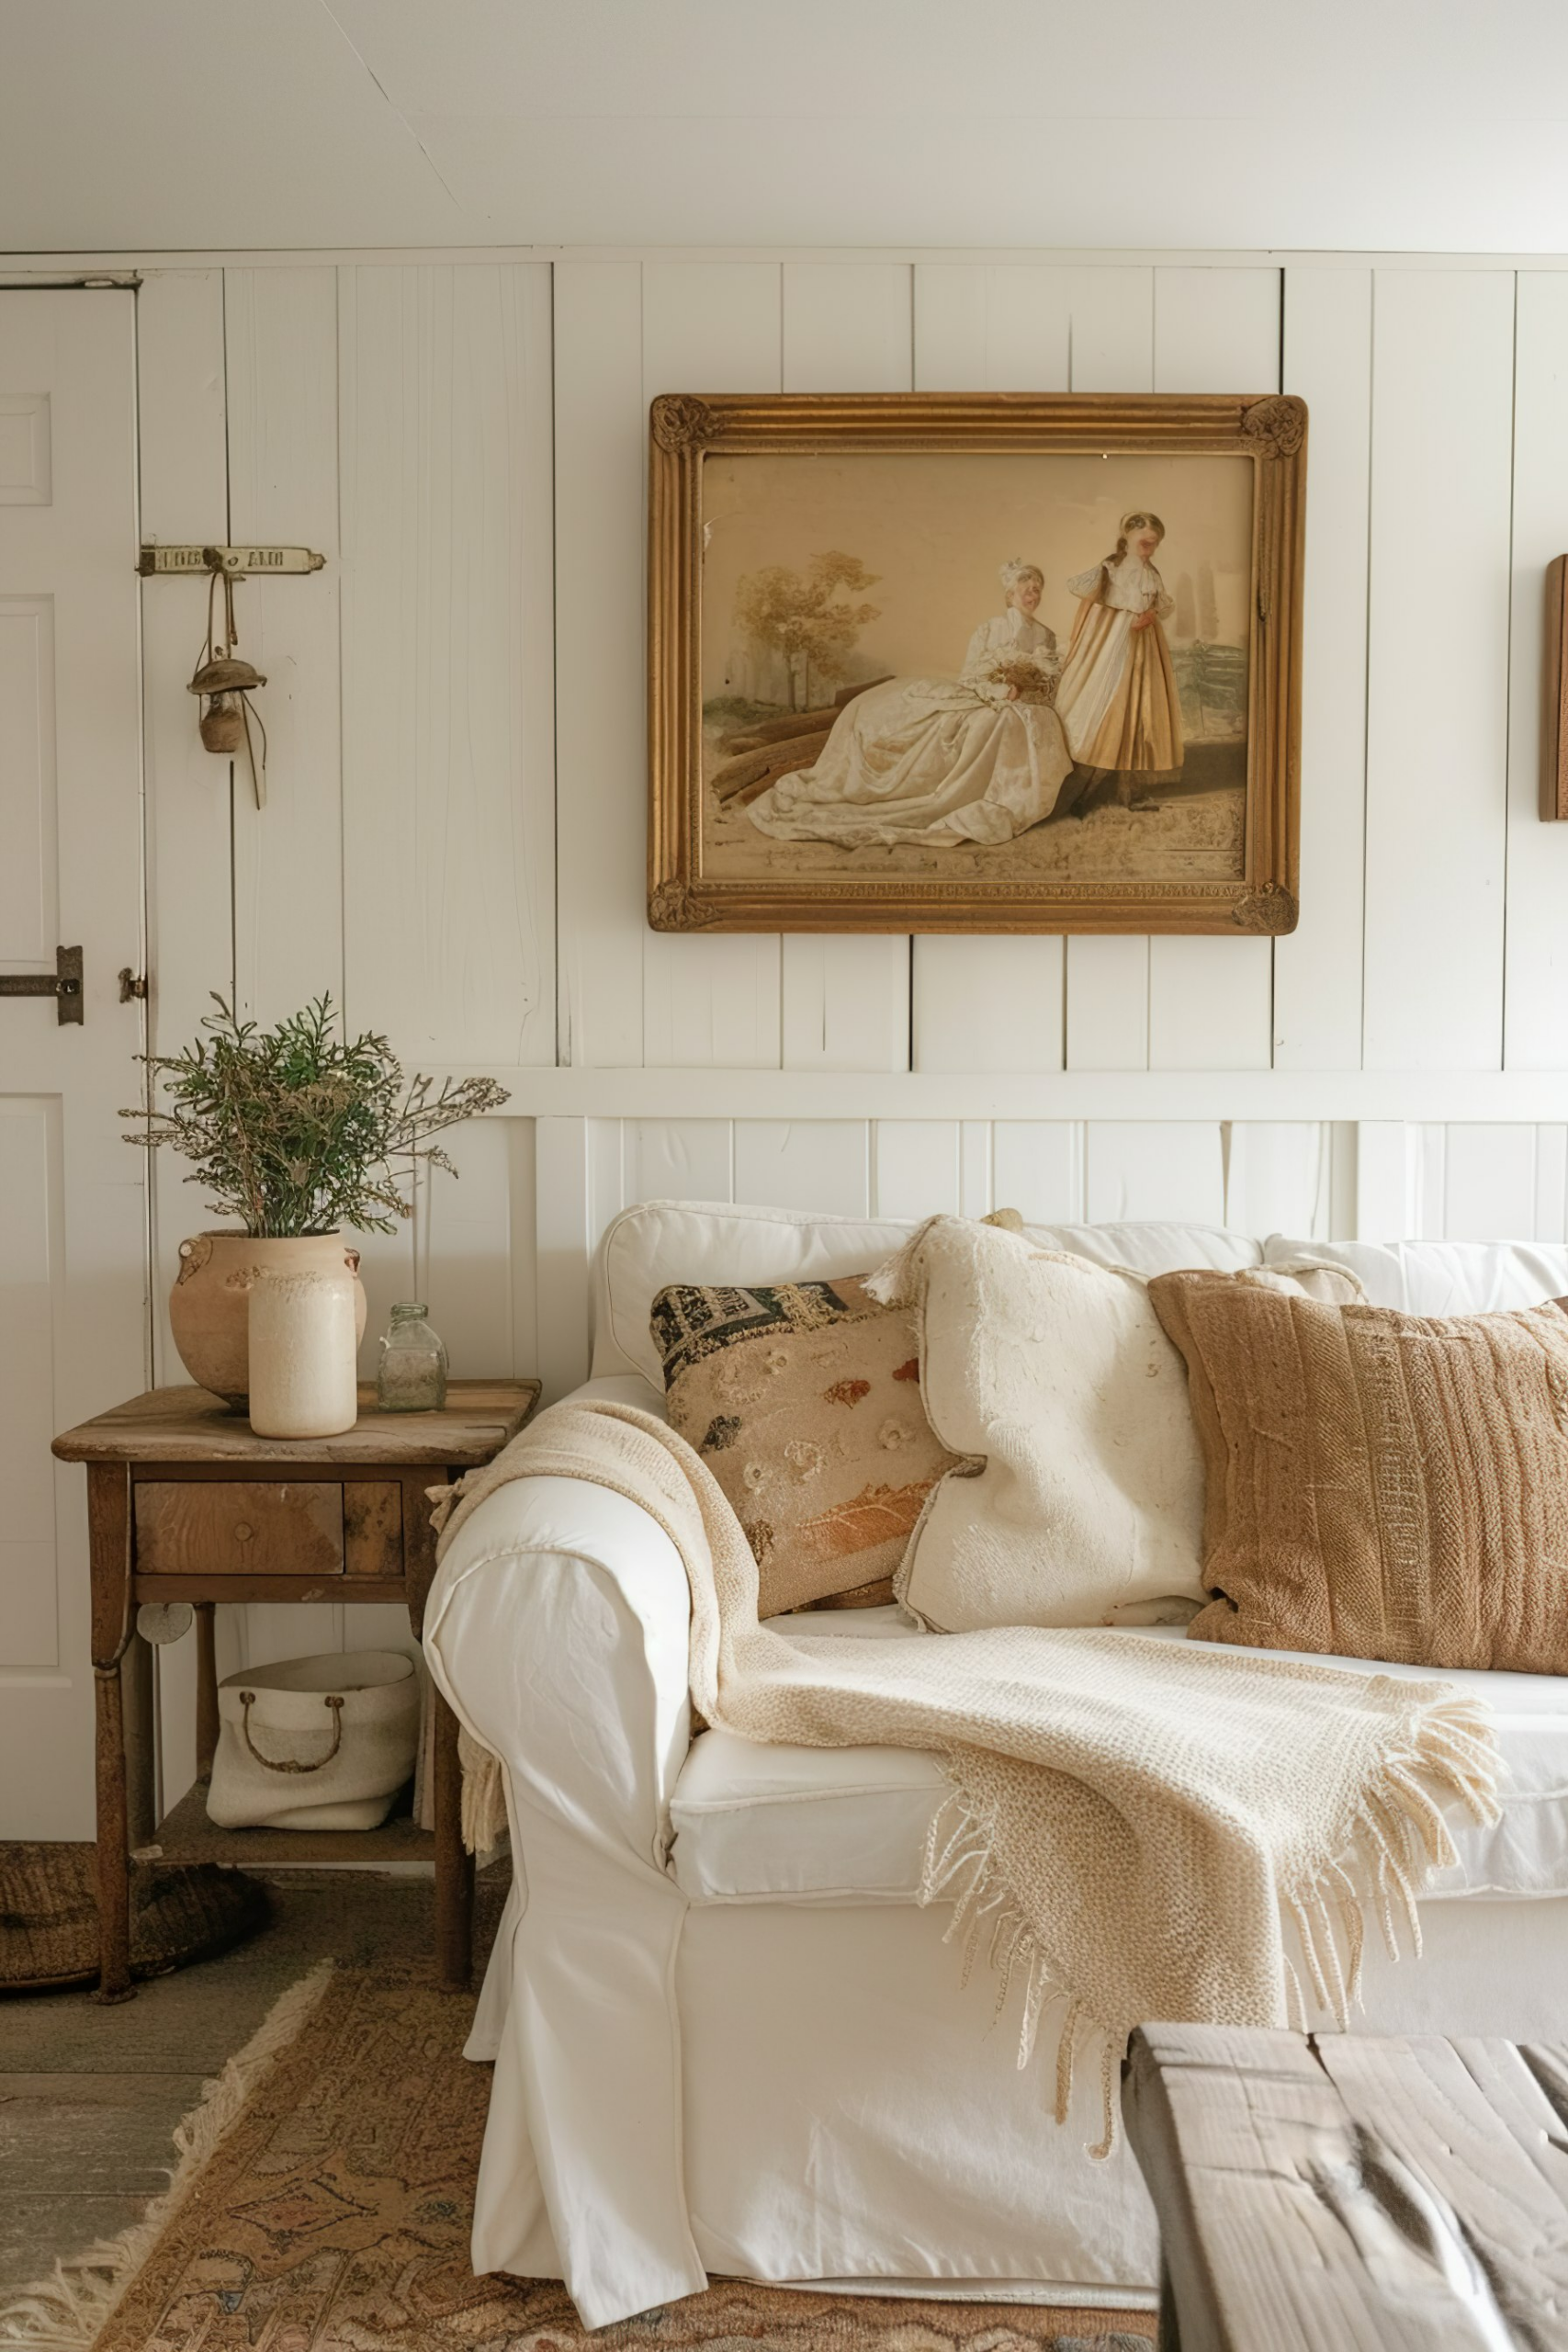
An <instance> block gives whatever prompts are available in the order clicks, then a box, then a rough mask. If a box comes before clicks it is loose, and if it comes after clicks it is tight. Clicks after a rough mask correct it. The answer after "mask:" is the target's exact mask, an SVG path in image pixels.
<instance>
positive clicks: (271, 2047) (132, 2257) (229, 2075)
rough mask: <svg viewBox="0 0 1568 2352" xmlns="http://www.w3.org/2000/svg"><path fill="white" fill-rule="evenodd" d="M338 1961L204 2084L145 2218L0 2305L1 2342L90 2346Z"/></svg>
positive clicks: (325, 1966) (65, 2351) (325, 1965)
mask: <svg viewBox="0 0 1568 2352" xmlns="http://www.w3.org/2000/svg"><path fill="white" fill-rule="evenodd" d="M332 1975H333V1962H331V1961H330V1960H323V1961H321V1962H319V1963H318V1965H317V1966H316V1967H314V1968H312V1969H311V1971H310V1974H309V1975H308V1976H302V1977H301V1978H300V1979H299V1983H298V1984H297V1985H290V1986H289V1987H288V1991H287V1992H286V1993H283V1994H280V1995H279V1996H278V1998H277V1999H276V2001H275V2002H274V2003H273V2005H272V2007H271V2008H270V2009H269V2010H268V2011H267V2013H266V2015H265V2018H263V2019H262V2021H261V2023H260V2025H259V2026H258V2027H257V2028H256V2030H255V2031H254V2033H253V2034H252V2036H251V2038H250V2040H249V2041H247V2042H246V2044H245V2046H244V2048H243V2050H240V2051H236V2052H235V2053H234V2055H233V2057H232V2058H231V2059H229V2060H228V2061H227V2063H226V2064H225V2065H224V2068H223V2071H222V2073H221V2074H220V2075H215V2076H214V2078H213V2079H212V2080H211V2081H210V2082H209V2083H208V2084H206V2085H205V2086H204V2091H203V2097H202V2100H201V2103H200V2105H199V2106H198V2107H195V2108H193V2109H191V2112H190V2113H189V2114H188V2115H187V2116H186V2117H185V2118H184V2119H183V2120H182V2121H181V2122H180V2123H179V2124H178V2125H176V2127H175V2154H176V2156H177V2159H178V2161H177V2162H176V2163H175V2165H174V2166H173V2168H172V2169H171V2171H170V2174H169V2185H168V2187H167V2188H166V2189H164V2192H163V2194H162V2195H161V2196H160V2197H157V2198H155V2199H153V2201H152V2204H151V2205H149V2206H148V2208H147V2211H145V2213H143V2214H142V2216H141V2220H140V2221H139V2222H132V2223H131V2224H130V2228H129V2229H125V2230H122V2231H121V2232H120V2233H119V2235H118V2237H113V2238H104V2239H102V2240H100V2241H99V2243H98V2244H97V2245H93V2246H89V2247H88V2248H87V2250H86V2252H85V2254H79V2255H73V2256H72V2257H71V2259H70V2261H69V2262H57V2263H56V2264H55V2266H54V2271H53V2275H52V2276H51V2278H42V2279H39V2280H37V2281H35V2283H34V2284H33V2285H32V2286H30V2287H27V2288H24V2289H23V2290H22V2291H21V2293H20V2294H19V2295H18V2296H17V2297H16V2299H15V2300H14V2301H11V2302H10V2303H8V2304H7V2305H6V2308H5V2310H4V2311H0V2344H17V2345H26V2346H28V2347H29V2352H92V2346H94V2345H95V2344H96V2342H97V2340H98V2337H99V2336H100V2335H101V2334H102V2333H103V2330H104V2328H105V2327H106V2326H107V2324H108V2322H109V2320H110V2318H111V2317H112V2316H113V2314H114V2312H115V2309H116V2307H117V2305H118V2303H119V2301H121V2299H122V2297H123V2296H124V2294H125V2292H126V2290H127V2289H128V2288H129V2287H130V2284H131V2282H132V2281H133V2280H134V2279H135V2278H136V2277H137V2275H138V2273H139V2272H140V2271H141V2268H142V2267H143V2265H144V2264H145V2263H146V2261H147V2259H148V2257H149V2256H150V2255H151V2254H152V2249H153V2247H154V2246H155V2245H157V2243H158V2240H159V2238H160V2236H161V2235H162V2234H163V2232H164V2229H165V2228H166V2226H167V2224H168V2223H169V2222H170V2221H171V2220H172V2218H173V2216H174V2215H175V2212H176V2211H177V2210H178V2208H179V2207H180V2206H181V2205H182V2204H183V2203H184V2202H185V2199H186V2197H187V2196H188V2195H189V2193H190V2191H191V2189H192V2188H193V2187H194V2186H195V2184H196V2181H197V2178H198V2177H199V2176H200V2174H201V2173H202V2171H203V2170H204V2168H205V2167H206V2165H208V2164H209V2161H210V2160H211V2158H212V2156H213V2154H214V2153H215V2152H216V2150H217V2148H218V2145H219V2143H220V2141H221V2140H222V2139H224V2138H225V2137H226V2135H227V2134H228V2132H229V2131H231V2130H232V2128H233V2126H234V2124H235V2123H236V2122H237V2121H238V2120H239V2117H240V2114H241V2112H242V2110H243V2108H244V2106H245V2103H246V2101H247V2100H248V2099H249V2098H250V2096H251V2094H252V2092H253V2091H254V2089H255V2087H256V2085H257V2083H258V2081H259V2080H260V2079H261V2076H262V2075H264V2074H265V2072H266V2070H267V2068H268V2067H269V2066H270V2065H271V2064H273V2062H274V2060H275V2059H276V2058H277V2057H279V2056H280V2055H281V2053H282V2052H284V2051H285V2050H286V2049H287V2048H288V2045H289V2043H290V2042H291V2041H294V2040H295V2039H296V2038H297V2036H298V2035H299V2031H300V2029H301V2028H302V2027H303V2026H304V2024H305V2023H306V2021H307V2019H308V2018H310V2015H311V2013H312V2011H313V2010H314V2009H315V2007H316V2006H317V2004H318V2002H319V2001H320V2000H321V1996H322V1995H323V1994H324V1993H325V1991H326V1989H327V1986H328V1985H329V1983H330V1982H331V1980H332Z"/></svg>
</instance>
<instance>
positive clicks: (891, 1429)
mask: <svg viewBox="0 0 1568 2352" xmlns="http://www.w3.org/2000/svg"><path fill="white" fill-rule="evenodd" d="M651 1326H652V1331H653V1339H654V1344H655V1346H656V1347H657V1348H658V1350H659V1352H660V1356H661V1358H662V1359H663V1363H664V1385H665V1391H666V1397H667V1402H668V1404H669V1408H670V1419H671V1426H672V1427H673V1428H675V1429H676V1430H679V1431H680V1433H681V1435H682V1437H683V1438H685V1439H686V1441H687V1442H688V1443H689V1444H691V1445H694V1446H695V1448H696V1450H697V1452H698V1453H700V1454H701V1455H702V1457H703V1460H704V1461H705V1463H706V1464H707V1465H708V1468H709V1469H710V1470H711V1471H712V1472H713V1474H714V1476H715V1477H716V1479H717V1481H718V1483H719V1485H720V1486H721V1487H723V1489H724V1491H725V1494H726V1495H727V1496H728V1499H729V1501H730V1502H731V1504H732V1505H733V1506H734V1510H735V1514H736V1517H737V1518H738V1519H739V1521H740V1524H741V1526H742V1527H743V1528H744V1529H745V1531H746V1538H747V1541H748V1542H749V1543H750V1546H751V1549H752V1551H753V1552H754V1553H755V1555H756V1557H757V1566H758V1572H759V1580H760V1584H761V1598H760V1601H759V1609H760V1612H761V1615H762V1616H764V1617H769V1616H774V1615H777V1614H779V1613H781V1612H782V1611H784V1610H788V1609H805V1608H810V1607H812V1606H824V1605H826V1604H827V1603H829V1601H832V1602H835V1603H837V1604H839V1605H841V1606H857V1605H859V1606H870V1605H872V1604H873V1603H874V1602H876V1601H886V1600H891V1599H892V1597H893V1592H892V1586H891V1583H890V1581H889V1579H890V1578H891V1577H892V1574H893V1571H894V1569H895V1568H896V1567H897V1566H898V1563H899V1562H900V1560H902V1558H903V1556H904V1550H905V1546H906V1545H907V1544H908V1540H909V1536H910V1532H911V1531H912V1530H913V1528H914V1524H915V1521H916V1520H917V1519H918V1518H919V1514H920V1508H921V1505H922V1504H923V1503H924V1501H925V1498H926V1497H927V1495H928V1494H929V1493H930V1492H931V1487H933V1486H934V1485H935V1484H936V1482H937V1480H938V1479H939V1478H940V1477H941V1476H942V1474H943V1472H944V1471H946V1470H950V1469H951V1468H952V1467H953V1456H952V1454H950V1453H947V1452H946V1451H945V1450H944V1449H943V1447H942V1445H941V1444H940V1443H939V1442H938V1441H937V1439H936V1437H935V1435H934V1434H933V1432H932V1430H931V1423H930V1422H929V1421H928V1420H927V1419H926V1415H925V1408H924V1407H923V1406H922V1405H921V1403H920V1390H919V1365H918V1363H917V1362H916V1354H915V1332H914V1327H913V1325H912V1323H911V1322H910V1319H909V1317H908V1315H907V1314H906V1313H904V1312H902V1311H901V1310H900V1309H898V1308H897V1307H887V1306H881V1305H880V1304H879V1303H878V1302H877V1301H876V1300H875V1299H874V1298H872V1297H870V1296H869V1295H868V1294H867V1292H866V1288H865V1282H864V1277H863V1276H862V1275H858V1274H857V1275H845V1276H840V1277H839V1278H838V1279H837V1280H835V1281H833V1282H817V1283H780V1284H778V1285H777V1286H776V1287H773V1288H767V1289H741V1288H739V1287H733V1286H723V1287H719V1286H701V1285H698V1284H696V1283H674V1284H672V1285H671V1287H670V1288H669V1289H668V1290H661V1291H660V1294H659V1295H658V1297H657V1298H656V1299H655V1300H654V1302H653V1310H652V1316H651Z"/></svg>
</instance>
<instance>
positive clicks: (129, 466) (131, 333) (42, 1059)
mask: <svg viewBox="0 0 1568 2352" xmlns="http://www.w3.org/2000/svg"><path fill="white" fill-rule="evenodd" d="M135 299H136V298H135V296H134V295H133V294H131V293H130V292H129V291H125V292H122V291H119V290H118V289H114V290H109V289H106V290H104V291H101V292H94V293H87V292H77V291H70V292H65V291H60V292H56V291H51V292H32V291H28V292H16V293H0V842H4V850H3V852H0V970H3V971H6V972H8V973H15V974H32V975H42V976H48V975H51V974H52V973H53V971H54V968H55V949H56V947H57V946H59V945H67V946H75V945H77V944H80V945H81V948H82V951H83V956H84V962H85V990H84V1012H85V1020H84V1022H83V1023H82V1025H81V1026H80V1027H74V1026H71V1027H62V1026H61V1024H60V1023H59V1022H58V1021H57V1019H56V1013H55V1006H54V1004H53V1003H52V1002H51V1001H50V1000H49V999H48V998H39V999H29V998H0V1839H4V1838H87V1837H90V1836H91V1835H92V1830H93V1676H92V1668H91V1664H90V1661H89V1657H88V1631H87V1561H86V1498H85V1480H84V1478H83V1475H82V1473H81V1471H80V1470H79V1469H74V1468H70V1469H68V1468H66V1467H65V1466H64V1465H63V1464H56V1463H54V1462H53V1461H52V1460H51V1455H50V1451H49V1445H50V1439H51V1437H52V1436H53V1434H54V1432H55V1430H59V1429H62V1428H64V1427H66V1426H67V1425H68V1424H69V1423H71V1422H73V1421H79V1420H82V1419H85V1417H86V1416H88V1415H89V1414H92V1413H96V1412H100V1411H102V1410H103V1409H104V1408H105V1407H107V1406H109V1405H112V1404H114V1403H116V1402H117V1401H118V1399H119V1398H121V1397H126V1396H129V1395H131V1394H133V1393H134V1392H135V1391H136V1390H137V1389H139V1388H140V1387H141V1386H142V1385H143V1379H144V1372H143V1363H144V1345H145V1330H146V1315H145V1304H146V1282H145V1274H144V1233H145V1213H144V1200H145V1193H144V1175H145V1171H144V1169H143V1165H142V1161H141V1155H140V1154H139V1153H137V1152H135V1151H133V1150H130V1149H128V1148H127V1147H126V1146H125V1144H123V1143H122V1142H121V1140H120V1126H121V1124H122V1123H121V1121H120V1119H119V1118H118V1105H120V1104H121V1103H125V1102H127V1101H128V1100H132V1099H134V1096H135V1091H136V1078H137V1073H136V1071H135V1069H134V1068H133V1066H132V1061H131V1057H132V1055H133V1054H134V1053H135V1052H136V1050H137V1048H138V1046H139V1044H140V1020H139V1015H140V1008H139V1006H138V1005H137V1004H135V1003H134V1002H132V1003H130V1004H128V1005H125V1006H122V1005H121V1004H120V1003H119V1002H118V986H117V982H116V977H115V976H116V974H117V972H118V969H119V967H120V966H121V965H125V964H130V965H132V966H134V965H136V964H138V962H139V960H140V954H141V776H140V766H139V752H138V742H139V736H140V698H139V686H138V676H137V585H136V462H135V397H134V379H135Z"/></svg>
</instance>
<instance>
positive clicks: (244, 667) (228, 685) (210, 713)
mask: <svg viewBox="0 0 1568 2352" xmlns="http://www.w3.org/2000/svg"><path fill="white" fill-rule="evenodd" d="M265 684H266V680H265V678H264V677H263V675H262V673H261V672H260V671H259V670H257V669H254V668H253V667H252V665H251V663H250V662H242V661H241V660H240V659H239V657H238V656H237V655H235V654H229V655H227V656H225V657H224V658H223V659H222V660H220V661H217V662H203V663H202V665H201V667H200V669H199V670H198V671H197V673H196V675H195V677H194V678H193V679H192V680H191V682H190V684H189V685H188V686H187V687H186V694H187V695H203V696H205V697H207V698H208V699H207V708H206V709H205V710H204V711H203V712H202V714H201V740H202V741H203V742H204V743H205V744H206V746H207V748H208V750H209V752H220V753H223V754H225V755H230V756H231V755H232V754H233V753H234V752H237V751H239V750H240V749H241V747H242V746H243V743H244V740H245V711H244V705H243V701H242V699H241V697H242V695H247V694H249V692H250V691H251V688H252V687H253V686H265Z"/></svg>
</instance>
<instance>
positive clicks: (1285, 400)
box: [1241, 392, 1307, 458]
mask: <svg viewBox="0 0 1568 2352" xmlns="http://www.w3.org/2000/svg"><path fill="white" fill-rule="evenodd" d="M1241 429H1242V433H1243V435H1245V436H1246V438H1247V440H1248V441H1255V442H1256V443H1257V444H1258V449H1259V451H1260V452H1261V454H1262V455H1263V456H1264V457H1266V458H1293V457H1294V456H1295V455H1296V452H1297V451H1298V450H1299V449H1300V447H1301V446H1302V443H1303V441H1304V440H1305V439H1306V429H1307V412H1306V402H1305V401H1299V400H1297V399H1296V397H1295V395H1294V393H1293V392H1272V393H1270V394H1269V398H1268V399H1267V400H1262V401H1249V402H1248V403H1247V407H1246V408H1244V409H1243V411H1242V413H1241Z"/></svg>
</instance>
